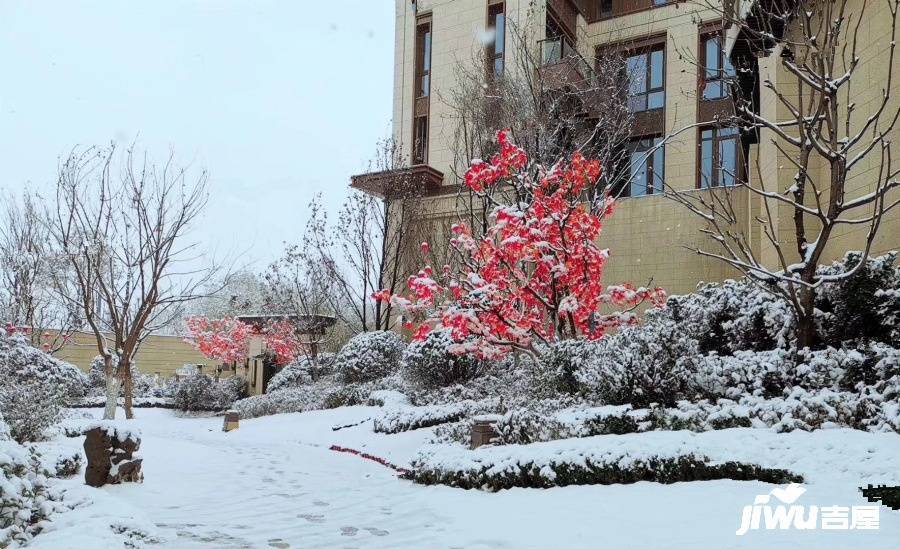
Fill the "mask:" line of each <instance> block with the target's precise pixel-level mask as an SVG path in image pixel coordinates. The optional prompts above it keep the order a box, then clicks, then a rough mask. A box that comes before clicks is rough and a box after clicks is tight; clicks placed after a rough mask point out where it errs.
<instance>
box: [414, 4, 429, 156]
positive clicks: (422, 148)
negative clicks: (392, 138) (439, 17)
mask: <svg viewBox="0 0 900 549" xmlns="http://www.w3.org/2000/svg"><path fill="white" fill-rule="evenodd" d="M431 32H432V28H431V16H430V15H426V16H423V17H420V18H419V19H418V20H417V21H416V59H415V62H416V64H415V90H414V92H415V100H414V101H413V126H412V155H411V156H412V163H413V164H425V163H426V162H427V161H428V122H429V113H430V111H431V97H430V96H431Z"/></svg>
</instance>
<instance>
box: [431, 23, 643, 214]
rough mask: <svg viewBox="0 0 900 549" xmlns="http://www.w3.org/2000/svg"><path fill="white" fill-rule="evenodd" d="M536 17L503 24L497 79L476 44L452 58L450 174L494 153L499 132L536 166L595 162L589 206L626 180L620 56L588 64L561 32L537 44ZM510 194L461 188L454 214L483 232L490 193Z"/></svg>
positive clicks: (628, 123)
mask: <svg viewBox="0 0 900 549" xmlns="http://www.w3.org/2000/svg"><path fill="white" fill-rule="evenodd" d="M536 20H537V12H536V11H535V10H534V9H533V8H531V9H529V10H528V12H527V16H526V17H525V19H524V20H522V21H510V22H509V24H508V29H507V32H506V48H507V51H509V52H510V55H509V56H508V57H509V58H511V59H512V63H511V64H509V65H508V66H505V67H504V69H503V71H502V74H495V72H496V70H495V69H494V68H493V60H492V59H488V58H487V57H486V55H485V50H484V47H483V46H482V45H479V46H478V47H476V48H475V50H474V51H473V52H472V55H471V57H470V58H468V59H460V60H457V62H456V66H455V77H456V82H457V84H456V86H454V87H453V88H452V89H450V90H449V91H448V92H446V93H439V98H440V100H441V101H442V102H443V103H444V104H445V105H446V106H447V110H448V111H449V112H450V115H449V116H450V118H451V119H452V120H453V121H454V122H455V130H454V133H453V139H452V142H453V145H452V146H453V151H454V164H453V166H452V168H451V171H452V175H453V177H454V178H455V179H456V181H457V182H461V181H462V179H463V174H464V173H465V171H466V170H467V169H468V168H469V166H470V164H471V161H472V160H473V159H479V158H480V159H487V158H490V157H491V156H492V155H493V154H495V153H496V147H497V145H496V143H495V140H494V137H495V133H496V131H497V130H498V129H503V128H505V129H509V130H510V131H511V134H512V136H513V138H514V140H515V142H516V143H517V144H518V145H519V146H521V147H523V148H524V149H525V150H528V151H529V154H531V158H532V159H533V160H534V161H535V164H539V165H543V166H552V165H554V164H556V163H557V162H558V161H559V160H560V159H562V158H564V157H567V156H569V155H571V154H572V153H573V152H575V151H580V152H582V153H583V154H584V155H585V156H587V157H590V158H596V159H598V160H600V161H601V162H602V164H603V166H604V171H603V175H602V176H601V179H600V181H598V182H597V185H596V186H595V187H594V188H593V189H591V191H590V193H589V196H588V199H589V200H590V201H591V203H592V204H593V203H596V198H597V197H598V196H601V195H602V194H603V193H604V192H605V191H606V190H608V189H609V190H618V189H619V188H620V186H619V183H620V182H621V181H622V180H623V179H627V177H626V176H627V170H623V167H624V164H625V161H626V159H627V158H628V151H627V147H626V145H627V143H628V140H629V139H630V138H631V133H632V129H633V126H634V116H633V114H632V112H631V111H630V109H629V108H628V79H627V77H626V73H625V58H624V56H623V55H622V53H621V51H619V50H617V49H608V50H603V51H602V52H601V53H600V54H599V55H597V56H596V58H594V59H592V61H587V60H586V59H585V58H584V57H583V56H582V55H581V54H580V53H579V52H578V51H577V49H576V48H575V47H574V46H573V45H572V43H571V41H570V40H569V39H568V38H566V37H564V36H562V35H561V36H558V37H553V38H547V39H544V40H540V41H539V40H538V39H537V38H538V37H537V36H536V34H535V32H534V31H535V29H537V28H538V26H537V25H536V23H535V22H536ZM541 35H543V33H541ZM580 38H582V39H584V38H586V37H580ZM582 41H586V40H582ZM510 192H512V190H511V189H506V188H504V189H497V190H496V191H494V192H492V193H488V194H487V195H485V196H476V195H475V194H474V193H472V192H471V191H469V190H468V189H466V188H464V187H463V188H461V190H460V193H459V195H458V197H457V201H458V210H459V212H460V216H461V217H463V218H464V219H465V220H466V221H467V223H468V224H469V225H470V226H472V227H473V229H475V230H478V229H479V228H481V230H482V231H483V230H484V229H485V228H486V227H487V225H488V223H489V220H488V215H489V213H490V212H491V210H492V209H493V205H492V203H493V202H495V200H494V199H495V196H494V194H495V193H510ZM513 194H514V192H513ZM515 198H516V199H518V198H520V197H515ZM507 200H508V199H507ZM501 201H502V200H501Z"/></svg>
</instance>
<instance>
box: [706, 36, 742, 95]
mask: <svg viewBox="0 0 900 549" xmlns="http://www.w3.org/2000/svg"><path fill="white" fill-rule="evenodd" d="M701 53H702V55H703V81H702V83H701V87H702V93H703V95H702V96H703V99H704V100H709V99H722V98H724V97H726V96H727V95H728V82H729V81H731V80H733V79H734V76H735V73H734V67H733V66H732V65H731V60H730V59H728V57H726V56H725V52H724V50H723V49H722V37H721V35H719V34H714V35H710V36H707V37H706V38H704V39H703V48H702V50H701Z"/></svg>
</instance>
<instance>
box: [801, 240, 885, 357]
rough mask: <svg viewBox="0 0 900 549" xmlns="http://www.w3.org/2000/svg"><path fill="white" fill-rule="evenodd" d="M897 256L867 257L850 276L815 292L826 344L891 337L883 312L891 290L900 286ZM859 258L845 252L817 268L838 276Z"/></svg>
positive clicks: (823, 338) (857, 255)
mask: <svg viewBox="0 0 900 549" xmlns="http://www.w3.org/2000/svg"><path fill="white" fill-rule="evenodd" d="M896 257H897V256H896V253H890V254H887V255H884V256H881V257H875V258H872V257H870V258H867V259H866V260H865V262H864V264H863V265H862V266H861V267H860V268H859V270H858V271H857V272H856V273H855V274H854V275H853V276H851V277H849V278H845V279H841V280H840V281H838V282H837V283H833V284H825V285H823V286H822V287H821V288H820V289H819V291H818V292H816V309H817V310H818V311H819V312H820V315H819V319H818V324H819V326H818V328H819V332H820V336H821V337H822V340H823V342H824V343H825V344H826V345H833V346H836V347H837V346H840V342H842V341H849V340H874V341H882V342H886V341H890V340H891V328H892V324H891V322H890V321H889V318H887V317H886V314H885V313H888V310H889V309H890V306H891V303H890V301H891V298H890V292H893V291H896V290H897V289H898V288H900V270H898V269H897V267H895V262H896ZM861 259H862V254H861V253H860V252H848V253H847V254H846V255H845V256H844V257H843V259H841V260H840V261H835V262H834V263H832V264H831V265H826V266H822V267H819V269H818V270H819V272H820V273H822V274H828V275H839V274H841V273H845V272H847V271H849V270H851V269H853V268H854V267H856V266H857V265H859V263H860V261H861Z"/></svg>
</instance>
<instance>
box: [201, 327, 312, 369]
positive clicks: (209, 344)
mask: <svg viewBox="0 0 900 549" xmlns="http://www.w3.org/2000/svg"><path fill="white" fill-rule="evenodd" d="M185 324H186V326H187V330H188V333H189V335H188V337H186V338H185V341H187V342H188V343H190V344H192V345H193V346H194V347H195V348H196V349H197V350H198V351H200V352H201V353H203V354H204V355H205V356H206V357H208V358H210V359H213V360H219V361H221V362H223V363H230V362H238V361H242V360H244V359H245V358H247V356H248V355H249V354H250V338H251V337H253V336H254V335H259V336H262V338H263V341H264V343H265V345H266V348H267V349H268V350H269V351H271V352H272V354H273V355H274V356H275V362H276V363H277V364H279V365H285V364H288V363H290V362H291V361H292V360H294V359H295V358H296V357H297V355H298V354H299V353H300V351H301V349H302V345H303V344H302V342H301V341H300V339H299V337H297V332H296V330H295V328H294V324H293V323H292V322H290V321H289V320H277V321H272V322H270V323H268V324H266V325H265V326H264V327H262V328H257V327H255V326H253V325H251V324H248V323H246V322H242V321H240V320H238V319H236V318H233V317H225V318H220V319H209V318H207V317H205V316H195V317H190V318H188V319H187V320H186V321H185Z"/></svg>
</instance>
